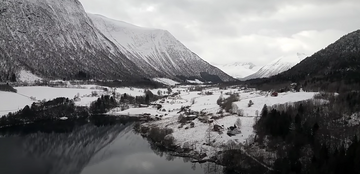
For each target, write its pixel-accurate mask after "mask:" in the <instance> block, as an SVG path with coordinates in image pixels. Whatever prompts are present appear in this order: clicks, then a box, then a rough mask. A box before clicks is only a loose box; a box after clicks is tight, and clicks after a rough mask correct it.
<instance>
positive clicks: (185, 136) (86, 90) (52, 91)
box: [0, 85, 316, 156]
mask: <svg viewBox="0 0 360 174" xmlns="http://www.w3.org/2000/svg"><path fill="white" fill-rule="evenodd" d="M103 88H104V87H101V86H96V85H76V86H72V85H68V88H52V87H40V86H32V87H17V88H16V89H17V90H18V93H10V92H1V91H0V98H1V100H0V115H5V114H7V113H8V112H15V111H17V110H19V109H22V108H23V107H24V106H25V105H30V104H32V103H33V102H34V101H37V100H44V99H45V100H51V99H54V98H56V97H68V98H74V96H75V95H79V96H80V99H81V100H80V101H77V102H76V105H81V106H88V105H89V104H90V103H91V102H92V101H94V100H96V99H97V97H92V95H91V94H92V92H94V91H96V92H97V93H98V94H99V95H101V94H109V93H112V92H113V91H114V89H111V88H108V90H107V91H108V92H106V91H104V89H103ZM151 91H152V92H153V93H154V94H158V93H161V94H165V93H167V92H168V90H167V89H166V88H163V89H154V90H151ZM159 91H160V92H159ZM206 91H207V92H212V93H213V95H204V94H205V92H206ZM115 92H116V93H119V94H123V93H127V94H129V95H132V96H142V95H144V89H139V88H116V89H115ZM172 92H173V93H174V92H180V94H179V95H177V96H175V97H168V98H166V99H164V100H159V101H156V102H154V104H161V105H162V108H161V110H157V109H156V108H154V107H153V106H150V107H146V108H130V109H128V110H124V111H121V110H120V109H119V108H115V109H114V110H112V111H110V112H109V113H108V114H112V115H142V114H145V113H146V114H151V116H153V117H156V116H157V117H160V118H162V119H161V120H160V121H156V122H152V123H150V124H153V125H157V126H159V127H168V128H172V129H173V130H174V133H173V136H174V138H175V140H176V144H177V145H180V146H184V145H186V146H187V145H190V146H191V147H192V148H193V149H194V150H195V151H198V152H202V153H207V154H208V156H212V155H213V153H215V152H216V151H217V150H219V148H221V146H222V145H226V144H227V143H229V142H235V143H244V142H246V141H247V139H248V138H249V137H251V135H253V124H254V117H255V116H256V114H255V113H256V111H259V112H261V109H262V108H263V106H264V105H265V104H266V105H268V106H272V105H275V104H284V103H288V102H296V101H302V100H307V99H311V98H313V96H314V95H315V94H316V93H312V92H297V93H293V92H287V93H279V96H278V97H271V96H268V97H266V96H265V94H264V93H261V92H260V91H254V90H248V91H244V90H240V91H239V90H238V89H228V90H220V89H218V88H208V89H206V90H204V91H202V92H199V91H193V92H189V91H188V89H187V87H186V86H180V87H178V88H173V89H172ZM229 93H239V94H240V101H238V102H235V105H236V106H237V107H238V109H242V110H243V112H244V116H243V117H239V116H237V115H232V114H225V117H223V118H221V119H218V120H214V122H213V123H212V125H211V127H213V124H217V125H220V126H222V125H223V126H224V128H225V130H224V131H223V134H219V133H217V132H211V133H210V137H211V146H207V145H204V143H206V141H207V139H208V135H209V134H208V133H207V130H208V128H209V124H207V123H202V122H200V121H199V120H198V119H195V120H194V121H193V122H194V124H195V127H194V128H190V126H189V124H188V125H184V126H183V127H182V128H179V126H180V123H178V116H179V114H178V112H179V111H180V108H181V107H182V106H189V107H190V109H191V110H192V111H198V112H205V113H207V114H211V115H213V116H218V114H217V112H218V111H219V109H220V108H219V106H218V105H217V103H216V101H217V99H219V97H220V96H222V97H223V98H226V97H228V96H229V95H228V94H229ZM32 99H36V100H32ZM249 100H252V101H253V103H254V105H253V106H251V107H248V103H249ZM237 119H240V120H241V128H240V131H241V133H240V134H237V135H235V136H232V137H229V136H228V135H227V134H226V128H228V127H230V126H233V125H234V123H235V122H236V120H237ZM186 128H187V129H186Z"/></svg>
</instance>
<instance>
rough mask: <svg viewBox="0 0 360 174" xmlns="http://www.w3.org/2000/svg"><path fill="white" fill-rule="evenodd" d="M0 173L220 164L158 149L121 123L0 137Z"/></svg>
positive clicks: (132, 172) (171, 169)
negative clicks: (176, 155)
mask: <svg viewBox="0 0 360 174" xmlns="http://www.w3.org/2000/svg"><path fill="white" fill-rule="evenodd" d="M0 173H4V174H183V173H186V174H204V173H222V168H221V167H220V166H217V165H215V164H213V163H204V164H195V163H191V162H190V160H189V159H187V158H180V157H174V156H171V155H168V154H167V153H166V152H162V151H159V150H157V149H156V147H152V146H151V145H150V144H149V142H148V141H147V140H146V139H144V138H142V137H141V136H140V135H138V134H136V133H135V132H134V131H133V124H132V123H125V124H115V125H108V126H95V125H93V124H86V125H81V126H78V127H75V128H74V129H73V130H72V131H70V132H66V133H31V134H27V135H21V136H11V137H6V138H0Z"/></svg>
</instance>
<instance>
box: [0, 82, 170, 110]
mask: <svg viewBox="0 0 360 174" xmlns="http://www.w3.org/2000/svg"><path fill="white" fill-rule="evenodd" d="M103 88H104V87H101V86H96V85H76V86H72V85H68V86H67V87H66V88H53V87H47V86H29V87H16V88H15V89H17V93H12V92H3V91H0V116H2V115H6V114H8V113H9V112H16V111H18V110H20V109H22V108H24V107H25V106H26V105H31V104H32V103H33V102H35V101H39V100H40V101H41V100H52V99H54V98H57V97H67V98H70V99H73V98H74V97H75V96H76V95H79V97H80V99H81V100H80V101H77V102H75V104H76V105H78V106H89V105H90V103H91V102H93V101H95V100H97V99H98V97H93V96H92V95H91V93H92V92H94V91H96V93H97V94H98V96H100V95H102V94H109V93H111V92H112V89H111V88H108V91H109V92H105V91H104V90H103ZM158 90H161V91H167V89H158ZM158 90H152V91H153V92H157V91H158ZM115 92H116V93H120V94H123V93H127V94H129V95H132V96H142V95H144V89H139V88H116V90H115Z"/></svg>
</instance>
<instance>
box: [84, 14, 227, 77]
mask: <svg viewBox="0 0 360 174" xmlns="http://www.w3.org/2000/svg"><path fill="white" fill-rule="evenodd" d="M89 17H90V18H91V19H92V21H93V23H94V25H95V26H96V27H97V28H98V29H99V30H100V31H101V32H102V33H103V34H104V35H105V36H106V37H107V38H108V39H109V40H110V41H112V42H113V43H114V44H115V45H116V46H117V47H118V48H119V49H120V50H121V51H122V52H123V53H124V54H125V55H126V57H128V58H129V59H130V60H131V61H133V62H135V64H137V65H138V66H139V67H140V68H141V69H143V70H144V71H145V72H146V73H147V74H148V75H149V76H150V77H161V76H164V77H168V78H177V77H178V76H185V77H190V76H197V77H200V76H201V73H202V72H206V73H208V74H212V75H217V76H219V77H220V78H221V79H222V80H224V81H227V80H232V78H231V77H230V76H228V75H227V74H225V73H224V72H222V71H221V70H219V69H217V68H215V67H213V66H212V65H210V64H209V63H207V62H205V61H204V60H202V59H201V58H200V57H199V56H198V55H196V54H195V53H193V52H192V51H190V50H189V49H188V48H187V47H186V46H185V45H183V44H182V43H181V42H180V41H178V40H177V39H176V38H175V37H174V36H173V35H172V34H171V33H170V32H169V31H167V30H161V29H153V28H144V27H139V26H135V25H132V24H128V23H126V22H122V21H118V20H113V19H109V18H107V17H104V16H101V15H93V14H89Z"/></svg>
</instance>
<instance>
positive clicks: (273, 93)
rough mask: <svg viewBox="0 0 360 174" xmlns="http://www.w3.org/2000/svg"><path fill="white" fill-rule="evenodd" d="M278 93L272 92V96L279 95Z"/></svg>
mask: <svg viewBox="0 0 360 174" xmlns="http://www.w3.org/2000/svg"><path fill="white" fill-rule="evenodd" d="M278 95H279V93H278V92H271V96H272V97H277V96H278Z"/></svg>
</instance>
